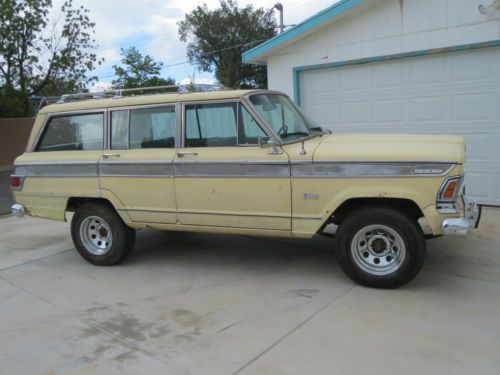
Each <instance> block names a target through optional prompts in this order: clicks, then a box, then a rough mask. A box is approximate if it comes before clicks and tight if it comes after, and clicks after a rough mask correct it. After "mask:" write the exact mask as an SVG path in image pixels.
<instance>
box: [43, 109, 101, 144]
mask: <svg viewBox="0 0 500 375" xmlns="http://www.w3.org/2000/svg"><path fill="white" fill-rule="evenodd" d="M103 134H104V115H103V114H102V113H95V114H88V115H87V114H85V115H68V116H58V117H53V118H51V119H50V120H49V123H48V124H47V127H46V128H45V130H44V133H43V134H42V137H41V139H40V142H39V143H38V147H37V151H73V150H102V149H103V143H104V136H103Z"/></svg>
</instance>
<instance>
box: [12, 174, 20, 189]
mask: <svg viewBox="0 0 500 375" xmlns="http://www.w3.org/2000/svg"><path fill="white" fill-rule="evenodd" d="M10 187H13V188H20V187H21V177H16V176H11V177H10Z"/></svg>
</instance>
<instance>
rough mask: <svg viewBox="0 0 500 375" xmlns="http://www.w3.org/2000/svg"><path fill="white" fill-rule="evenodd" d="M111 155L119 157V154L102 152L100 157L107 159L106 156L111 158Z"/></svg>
mask: <svg viewBox="0 0 500 375" xmlns="http://www.w3.org/2000/svg"><path fill="white" fill-rule="evenodd" d="M111 157H116V158H119V157H120V154H102V158H103V159H108V158H111Z"/></svg>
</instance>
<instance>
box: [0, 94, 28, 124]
mask: <svg viewBox="0 0 500 375" xmlns="http://www.w3.org/2000/svg"><path fill="white" fill-rule="evenodd" d="M32 115H33V110H32V107H31V105H30V102H29V99H28V97H27V96H26V95H23V94H22V93H21V92H19V91H18V90H14V89H13V88H11V87H7V86H3V87H0V117H30V116H32Z"/></svg>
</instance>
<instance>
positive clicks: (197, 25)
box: [178, 0, 276, 88]
mask: <svg viewBox="0 0 500 375" xmlns="http://www.w3.org/2000/svg"><path fill="white" fill-rule="evenodd" d="M178 26H179V34H180V39H181V41H183V42H187V41H189V43H188V45H187V56H188V59H189V61H190V62H191V63H192V64H195V65H197V66H198V67H199V69H200V70H203V71H205V72H213V71H215V77H216V78H217V80H218V81H219V82H220V83H221V84H222V85H224V86H227V87H231V88H249V87H255V88H265V87H267V72H266V67H265V66H258V65H251V64H243V63H242V62H241V54H242V53H243V52H244V51H246V50H248V49H250V48H252V47H254V46H255V45H257V44H258V43H261V42H263V41H264V40H266V39H269V38H271V37H273V36H274V35H275V34H276V31H275V30H276V20H275V18H274V15H273V13H272V12H270V11H266V10H264V9H263V8H258V9H254V8H253V7H252V6H251V5H247V6H245V7H244V8H238V3H237V2H236V1H235V0H227V1H225V0H221V1H220V8H218V9H215V10H209V9H208V7H207V5H206V4H203V5H202V6H197V7H196V9H194V10H193V11H192V12H191V13H189V14H187V15H186V17H185V19H184V20H183V21H180V22H179V23H178Z"/></svg>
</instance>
